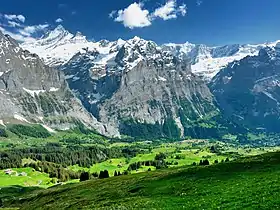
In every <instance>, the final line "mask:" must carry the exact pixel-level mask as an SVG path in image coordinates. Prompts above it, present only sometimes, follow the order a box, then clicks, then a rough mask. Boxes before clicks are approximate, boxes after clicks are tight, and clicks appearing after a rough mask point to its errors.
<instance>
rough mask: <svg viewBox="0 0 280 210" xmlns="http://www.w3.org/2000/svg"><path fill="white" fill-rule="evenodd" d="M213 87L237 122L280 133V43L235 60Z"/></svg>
mask: <svg viewBox="0 0 280 210" xmlns="http://www.w3.org/2000/svg"><path fill="white" fill-rule="evenodd" d="M210 87H211V90H212V92H213V93H214V95H215V96H216V99H217V101H218V104H219V107H220V108H221V110H222V112H223V113H224V114H225V115H226V116H228V117H230V118H231V119H232V120H233V121H235V122H236V123H239V124H243V125H246V126H249V127H250V128H252V129H257V130H262V131H263V130H264V131H269V132H280V121H279V118H280V43H278V44H277V45H276V46H275V47H267V48H263V49H261V50H260V52H259V54H258V55H257V56H248V57H246V58H244V59H242V60H241V61H236V62H233V63H231V64H230V65H229V66H228V67H227V68H225V69H223V70H222V71H221V72H220V73H218V75H217V76H216V77H215V78H214V79H213V81H212V83H211V84H210Z"/></svg>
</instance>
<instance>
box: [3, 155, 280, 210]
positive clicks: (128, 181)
mask: <svg viewBox="0 0 280 210" xmlns="http://www.w3.org/2000/svg"><path fill="white" fill-rule="evenodd" d="M21 190H22V192H19V191H16V192H14V193H15V196H12V193H13V190H12V189H11V188H9V187H8V188H3V189H1V191H0V193H3V192H9V193H10V195H11V196H8V197H6V199H4V198H3V199H2V203H3V205H4V207H7V208H20V209H28V210H30V209H81V208H82V209H277V208H280V153H279V152H276V153H267V154H263V155H259V156H253V157H247V158H241V159H238V160H236V161H232V162H228V163H220V164H214V165H211V166H194V167H193V166H189V167H180V168H170V169H164V170H157V171H151V172H145V173H139V174H132V175H127V176H125V175H124V176H118V177H112V178H108V179H96V180H90V181H85V182H81V183H74V184H67V185H62V186H59V187H52V188H49V189H44V190H42V189H37V188H34V189H28V188H22V189H21ZM0 196H1V195H0ZM2 196H3V194H2Z"/></svg>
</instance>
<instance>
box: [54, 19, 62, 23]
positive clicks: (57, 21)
mask: <svg viewBox="0 0 280 210" xmlns="http://www.w3.org/2000/svg"><path fill="white" fill-rule="evenodd" d="M55 22H56V23H62V22H63V20H62V19H61V18H57V19H56V20H55Z"/></svg>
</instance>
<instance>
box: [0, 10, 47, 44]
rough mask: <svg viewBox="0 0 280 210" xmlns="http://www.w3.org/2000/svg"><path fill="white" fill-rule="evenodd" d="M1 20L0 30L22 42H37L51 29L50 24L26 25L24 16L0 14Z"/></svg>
mask: <svg viewBox="0 0 280 210" xmlns="http://www.w3.org/2000/svg"><path fill="white" fill-rule="evenodd" d="M0 20H1V22H0V30H1V31H2V32H3V33H4V34H8V35H10V36H11V37H12V38H14V39H15V40H17V41H20V42H26V41H32V40H35V37H36V36H37V35H39V34H40V33H41V32H43V31H45V30H46V29H47V28H48V27H49V24H39V25H26V24H25V17H24V16H23V15H13V14H12V15H11V14H0Z"/></svg>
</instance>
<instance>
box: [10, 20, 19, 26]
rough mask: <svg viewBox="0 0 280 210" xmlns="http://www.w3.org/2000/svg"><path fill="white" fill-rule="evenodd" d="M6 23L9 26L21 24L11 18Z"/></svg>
mask: <svg viewBox="0 0 280 210" xmlns="http://www.w3.org/2000/svg"><path fill="white" fill-rule="evenodd" d="M8 24H9V26H10V27H20V26H21V24H20V23H17V22H15V21H12V20H9V21H8Z"/></svg>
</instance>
